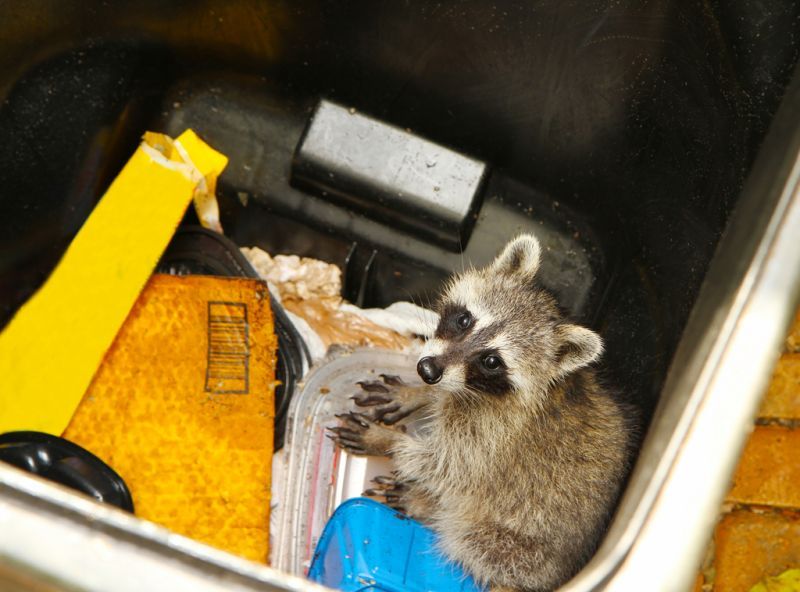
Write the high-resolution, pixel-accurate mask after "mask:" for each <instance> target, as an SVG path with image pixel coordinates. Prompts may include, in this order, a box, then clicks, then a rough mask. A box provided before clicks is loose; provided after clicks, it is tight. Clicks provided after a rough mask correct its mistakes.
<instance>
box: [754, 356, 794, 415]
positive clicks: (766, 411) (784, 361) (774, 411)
mask: <svg viewBox="0 0 800 592" xmlns="http://www.w3.org/2000/svg"><path fill="white" fill-rule="evenodd" d="M758 416H759V417H764V418H779V419H800V353H793V354H784V355H783V356H781V358H780V360H779V361H778V365H777V366H776V368H775V373H774V374H773V376H772V382H770V385H769V389H768V390H767V394H766V396H765V397H764V402H763V403H762V404H761V410H760V411H759V412H758Z"/></svg>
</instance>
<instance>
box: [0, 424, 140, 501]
mask: <svg viewBox="0 0 800 592" xmlns="http://www.w3.org/2000/svg"><path fill="white" fill-rule="evenodd" d="M0 461H3V462H6V463H8V464H11V465H14V466H15V467H18V468H20V469H23V470H25V471H28V472H29V473H33V474H34V475H39V476H40V477H44V478H45V479H48V480H50V481H54V482H56V483H60V484H61V485H64V486H66V487H70V488H72V489H75V490H76V491H80V492H81V493H84V494H86V495H89V496H91V497H93V498H95V499H96V500H97V501H99V502H103V503H106V504H111V505H112V506H116V507H118V508H120V509H121V510H125V511H126V512H133V500H132V499H131V492H130V490H129V489H128V486H127V485H126V484H125V481H123V480H122V477H120V476H119V475H118V474H117V473H116V471H114V469H112V468H111V467H109V466H108V465H107V464H106V463H104V462H103V461H102V460H100V459H99V458H97V457H96V456H95V455H94V454H92V453H91V452H89V451H88V450H86V449H85V448H82V447H80V446H78V445H77V444H75V443H74V442H70V441H69V440H65V439H64V438H59V437H58V436H51V435H50V434H45V433H43V432H6V433H5V434H2V435H0Z"/></svg>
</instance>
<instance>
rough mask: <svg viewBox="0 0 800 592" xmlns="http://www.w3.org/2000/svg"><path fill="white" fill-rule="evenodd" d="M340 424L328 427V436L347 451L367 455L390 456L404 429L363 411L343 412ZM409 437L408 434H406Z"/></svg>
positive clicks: (338, 416)
mask: <svg viewBox="0 0 800 592" xmlns="http://www.w3.org/2000/svg"><path fill="white" fill-rule="evenodd" d="M336 417H337V418H339V421H340V422H341V425H340V426H337V427H334V428H328V430H329V431H330V432H332V433H331V434H328V437H329V438H330V439H331V440H333V441H334V442H336V444H338V445H339V447H340V448H343V449H344V450H346V451H347V452H350V453H352V454H358V455H365V456H389V455H391V450H392V449H393V448H394V447H395V446H396V445H397V443H398V440H399V439H400V438H401V437H403V436H404V433H403V432H402V431H398V430H397V429H394V428H390V427H387V426H384V425H381V424H380V423H377V422H376V421H375V420H373V419H372V418H370V417H367V416H366V415H364V414H363V413H356V412H350V413H341V414H339V415H337V416H336ZM406 437H407V436H406Z"/></svg>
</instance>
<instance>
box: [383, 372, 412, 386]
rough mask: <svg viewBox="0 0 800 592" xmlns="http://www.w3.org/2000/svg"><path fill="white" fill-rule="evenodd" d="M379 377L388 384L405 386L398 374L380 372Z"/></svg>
mask: <svg viewBox="0 0 800 592" xmlns="http://www.w3.org/2000/svg"><path fill="white" fill-rule="evenodd" d="M380 377H381V378H382V379H383V382H385V383H386V384H388V385H391V386H405V385H406V383H405V382H403V379H402V378H400V377H399V376H395V375H394V374H381V375H380Z"/></svg>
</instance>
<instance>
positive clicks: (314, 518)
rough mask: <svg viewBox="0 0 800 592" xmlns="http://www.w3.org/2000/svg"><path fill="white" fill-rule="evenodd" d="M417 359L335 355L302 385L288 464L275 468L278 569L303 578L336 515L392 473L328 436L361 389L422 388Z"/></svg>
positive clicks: (394, 354) (351, 352)
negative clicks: (373, 383) (392, 380)
mask: <svg viewBox="0 0 800 592" xmlns="http://www.w3.org/2000/svg"><path fill="white" fill-rule="evenodd" d="M416 357H417V355H416V354H415V353H412V352H399V351H392V350H383V349H379V348H349V347H335V348H332V349H331V351H330V353H329V354H328V357H327V358H325V360H324V361H322V362H320V363H318V364H317V365H316V366H315V367H314V368H312V369H311V371H310V372H309V374H308V375H307V376H306V377H305V379H304V381H303V384H302V387H301V389H300V390H299V392H298V393H297V395H296V396H295V397H294V398H293V400H292V402H291V404H290V406H289V413H288V421H287V430H286V445H285V447H284V456H283V457H282V459H281V462H280V465H279V466H276V467H275V471H276V473H277V472H279V471H280V472H281V473H283V475H284V476H283V479H282V481H283V484H284V490H283V491H282V492H281V497H282V502H281V504H280V506H279V507H278V509H277V514H278V515H277V520H276V522H277V528H276V532H275V548H274V549H273V553H272V565H273V566H274V567H277V568H279V569H283V570H285V571H289V572H291V573H293V574H296V575H304V574H305V573H306V571H307V570H308V566H309V564H310V561H311V556H312V554H313V551H314V548H315V546H316V544H317V541H318V540H319V537H320V535H321V534H322V530H323V528H324V527H325V524H326V522H327V521H328V518H330V516H331V514H332V513H333V510H334V508H336V507H337V506H338V505H339V504H341V503H342V502H343V501H345V500H347V499H350V498H353V497H359V496H361V495H362V493H363V491H364V490H365V489H367V488H368V487H369V483H370V479H372V478H373V477H375V476H377V475H385V474H387V473H388V472H389V471H390V464H389V460H388V459H385V458H379V457H370V458H366V457H358V456H353V455H349V454H347V453H346V452H343V451H342V450H340V449H338V448H337V447H336V446H335V445H334V443H333V442H332V441H331V440H330V439H329V438H327V437H326V429H327V428H329V427H333V426H336V425H337V424H338V421H339V420H338V419H337V418H336V415H338V414H340V413H344V412H346V411H348V410H349V409H350V408H351V407H352V404H353V402H352V400H351V397H352V396H353V394H354V393H355V392H356V391H357V390H358V387H357V386H356V383H357V382H358V381H361V380H365V379H369V378H370V377H374V378H375V379H377V378H378V377H379V375H380V374H390V375H397V376H400V377H401V378H402V379H403V380H405V381H406V382H408V383H410V384H415V383H419V384H421V381H420V380H419V377H417V375H416V372H415V371H414V363H415V360H416Z"/></svg>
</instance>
